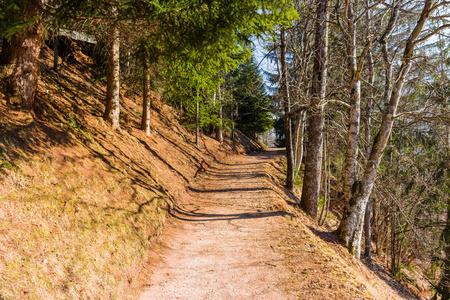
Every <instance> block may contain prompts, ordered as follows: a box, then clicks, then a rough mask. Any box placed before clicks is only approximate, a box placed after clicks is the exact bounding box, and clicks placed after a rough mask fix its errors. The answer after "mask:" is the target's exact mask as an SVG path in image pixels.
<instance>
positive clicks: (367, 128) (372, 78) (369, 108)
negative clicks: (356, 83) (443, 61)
mask: <svg viewBox="0 0 450 300" xmlns="http://www.w3.org/2000/svg"><path fill="white" fill-rule="evenodd" d="M368 64H369V83H370V87H369V93H368V94H369V97H368V99H367V106H366V124H365V140H366V159H367V158H368V157H369V155H370V140H371V134H370V129H371V119H372V98H373V90H372V86H373V84H374V82H375V73H374V68H373V57H372V52H371V51H369V53H368ZM370 213H371V203H370V198H369V200H368V203H367V207H366V212H365V215H364V233H365V236H364V240H365V247H364V254H365V256H366V259H367V260H368V261H369V262H370V261H371V260H372V244H371V229H370Z"/></svg>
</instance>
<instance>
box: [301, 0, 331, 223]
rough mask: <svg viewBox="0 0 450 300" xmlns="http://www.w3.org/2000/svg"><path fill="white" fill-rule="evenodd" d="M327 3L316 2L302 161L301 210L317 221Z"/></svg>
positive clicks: (319, 0)
mask: <svg viewBox="0 0 450 300" xmlns="http://www.w3.org/2000/svg"><path fill="white" fill-rule="evenodd" d="M328 17H329V12H328V0H318V7H317V20H318V21H317V22H316V39H315V51H314V77H313V82H312V88H311V106H312V108H311V111H310V116H309V131H308V144H307V147H306V157H305V176H304V179H303V189H302V198H301V206H302V207H303V209H304V210H305V211H306V213H307V214H309V215H310V216H312V217H314V218H317V208H318V202H319V191H320V182H321V181H320V178H321V177H320V176H321V164H322V144H323V127H324V111H323V105H322V103H321V102H322V101H323V100H324V99H325V92H326V82H327V55H328V53H327V52H328Z"/></svg>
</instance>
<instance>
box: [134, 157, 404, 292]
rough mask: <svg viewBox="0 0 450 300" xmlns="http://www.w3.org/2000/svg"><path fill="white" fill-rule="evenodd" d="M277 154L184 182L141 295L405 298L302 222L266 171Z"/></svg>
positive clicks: (235, 162) (233, 160)
mask: <svg viewBox="0 0 450 300" xmlns="http://www.w3.org/2000/svg"><path fill="white" fill-rule="evenodd" d="M280 154H282V153H280V152H279V151H269V152H264V153H260V154H257V155H252V156H233V157H229V158H228V160H227V161H226V163H222V164H219V165H217V166H216V167H214V168H212V169H210V170H208V171H207V172H205V173H204V174H203V175H202V176H201V178H199V179H197V181H196V182H195V183H194V184H192V185H191V186H190V188H189V193H188V194H189V195H188V197H187V199H185V201H184V203H183V204H181V205H180V206H179V207H178V208H176V209H174V211H173V217H174V218H173V220H174V221H173V222H172V224H170V225H169V226H168V229H167V231H166V233H165V235H164V237H163V239H162V240H161V242H160V243H158V245H157V246H155V247H154V249H153V250H152V251H151V253H150V257H151V259H150V263H149V264H148V265H147V266H146V267H145V268H146V269H147V272H146V274H147V276H148V277H146V278H145V279H144V285H145V286H146V288H145V291H144V292H143V293H142V294H141V296H140V299H142V300H144V299H408V296H406V295H403V296H402V295H401V292H399V291H396V290H395V289H392V288H391V287H389V285H388V284H386V282H384V281H383V280H382V279H381V278H380V277H378V276H375V275H374V274H372V273H370V271H368V270H366V269H365V266H363V265H362V264H360V263H357V262H356V261H354V260H352V259H351V258H349V257H348V255H346V254H345V253H339V252H336V250H335V249H334V248H336V249H339V248H340V246H337V245H335V246H332V245H330V243H331V244H332V242H327V241H325V240H323V239H321V238H320V237H319V236H318V235H315V234H314V233H313V231H311V230H310V228H308V227H307V226H305V225H304V223H305V219H304V217H303V220H301V219H302V218H298V216H299V213H298V211H297V212H296V210H295V209H293V208H291V207H289V205H287V204H286V199H283V197H282V195H281V194H282V193H281V190H280V187H279V186H278V188H277V187H276V186H275V185H276V184H274V183H273V179H272V176H271V175H270V172H269V173H268V171H269V169H270V167H273V166H274V161H275V159H276V158H277V157H278V156H279V155H280ZM306 221H307V220H306ZM333 247H334V248H333ZM337 251H339V250H337ZM341 256H344V258H342V257H341ZM345 256H346V258H345ZM355 268H356V271H355ZM362 269H364V270H362Z"/></svg>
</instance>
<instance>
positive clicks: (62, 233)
mask: <svg viewBox="0 0 450 300" xmlns="http://www.w3.org/2000/svg"><path fill="white" fill-rule="evenodd" d="M42 56H43V57H42V60H41V66H40V72H41V82H40V85H39V91H38V94H37V103H38V106H39V109H38V110H36V116H35V118H32V117H31V116H30V114H28V113H27V112H24V111H20V110H17V109H11V108H10V107H8V106H7V105H6V101H5V99H4V97H2V96H1V95H0V245H1V247H0V295H1V296H2V297H3V298H5V299H61V298H69V299H71V298H83V299H111V298H123V297H124V296H123V290H124V287H125V286H126V284H127V282H128V281H129V279H130V278H132V276H133V275H134V273H136V272H137V270H139V263H140V261H142V258H143V256H144V255H145V249H146V248H147V247H148V246H149V244H150V242H151V241H152V239H153V238H154V237H155V236H157V235H159V234H160V233H161V229H162V227H163V225H164V222H165V220H166V216H167V209H168V208H169V207H171V206H172V205H173V204H174V201H175V199H183V194H184V192H185V187H186V186H187V184H189V182H191V181H192V180H195V177H196V176H197V174H198V172H199V171H201V170H204V169H207V168H208V166H209V165H210V164H211V163H212V162H213V161H214V160H215V159H220V156H223V155H225V154H226V153H227V151H228V152H229V150H230V147H229V146H228V145H226V144H225V145H220V144H219V143H217V142H216V141H214V140H212V139H210V138H208V137H203V139H202V143H201V146H200V149H198V148H197V147H195V146H194V143H193V142H194V137H193V136H192V134H191V133H190V132H187V131H186V130H185V129H184V128H183V127H182V126H180V125H179V124H178V121H177V118H176V114H175V112H174V111H173V110H172V109H171V108H170V107H167V106H165V105H162V104H160V103H159V102H157V101H155V108H154V109H153V112H152V124H153V128H152V130H153V131H152V136H151V137H150V138H148V137H146V136H145V135H144V134H143V133H142V132H141V131H140V130H138V129H137V128H138V127H139V119H140V113H139V112H140V111H141V108H140V104H141V98H140V97H139V95H128V96H127V95H126V93H125V92H123V93H122V99H121V101H122V105H123V107H122V110H121V120H122V123H121V126H122V129H121V130H120V131H118V132H114V131H112V130H111V129H110V127H109V126H108V124H106V123H105V122H104V121H103V119H102V117H101V115H102V111H103V109H104V105H103V99H104V97H105V87H104V85H103V84H95V83H94V82H93V81H92V80H91V79H90V72H89V69H88V68H87V67H86V66H87V63H89V58H88V57H86V56H84V55H82V54H81V53H77V55H76V58H77V61H78V62H77V63H75V64H71V65H69V66H68V65H63V68H62V69H61V70H60V72H59V74H56V73H54V72H53V71H52V70H51V63H50V62H51V57H52V54H51V53H50V51H49V50H48V49H44V51H43V55H42ZM240 150H241V151H243V148H242V147H241V148H240ZM2 297H0V298H2Z"/></svg>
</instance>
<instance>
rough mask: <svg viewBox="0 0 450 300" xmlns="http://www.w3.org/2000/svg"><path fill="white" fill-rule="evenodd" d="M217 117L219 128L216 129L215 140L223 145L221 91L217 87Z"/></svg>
mask: <svg viewBox="0 0 450 300" xmlns="http://www.w3.org/2000/svg"><path fill="white" fill-rule="evenodd" d="M217 117H218V118H219V122H220V124H219V126H217V129H216V140H218V141H219V142H220V143H223V131H222V130H223V129H222V127H223V121H222V91H221V89H220V86H219V110H218V111H217Z"/></svg>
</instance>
